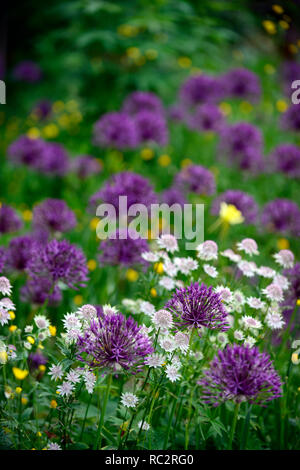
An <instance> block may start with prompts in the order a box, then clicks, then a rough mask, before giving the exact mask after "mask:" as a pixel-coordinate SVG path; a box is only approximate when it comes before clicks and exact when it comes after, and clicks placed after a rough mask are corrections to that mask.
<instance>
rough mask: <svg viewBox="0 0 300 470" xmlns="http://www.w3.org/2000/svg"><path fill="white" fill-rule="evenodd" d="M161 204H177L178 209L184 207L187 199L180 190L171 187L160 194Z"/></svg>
mask: <svg viewBox="0 0 300 470" xmlns="http://www.w3.org/2000/svg"><path fill="white" fill-rule="evenodd" d="M161 199H162V202H164V203H165V204H167V205H168V206H172V205H173V204H179V206H180V207H184V204H186V203H187V199H186V197H185V195H184V194H183V192H182V190H180V189H179V188H176V187H175V186H171V187H170V188H169V189H166V190H165V191H163V193H162V194H161Z"/></svg>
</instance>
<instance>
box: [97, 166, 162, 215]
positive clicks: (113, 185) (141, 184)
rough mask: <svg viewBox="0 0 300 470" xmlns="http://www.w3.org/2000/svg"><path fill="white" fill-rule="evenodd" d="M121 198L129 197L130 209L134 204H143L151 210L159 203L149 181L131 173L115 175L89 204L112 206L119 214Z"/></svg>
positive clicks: (128, 204) (125, 172)
mask: <svg viewBox="0 0 300 470" xmlns="http://www.w3.org/2000/svg"><path fill="white" fill-rule="evenodd" d="M120 196H127V206H128V207H130V206H131V205H133V204H143V205H145V206H146V207H148V208H149V207H150V205H151V204H155V203H156V202H157V196H156V194H155V192H154V190H153V187H152V186H151V184H150V183H149V182H148V180H147V179H146V178H143V176H141V175H139V174H138V173H133V172H131V171H124V172H121V173H116V174H115V175H113V176H112V178H111V179H110V180H109V181H108V182H107V183H106V184H105V185H104V186H103V188H101V189H100V190H99V191H97V192H96V193H95V194H94V195H93V196H92V197H91V198H90V201H89V202H90V205H91V206H92V207H94V206H96V205H97V204H98V203H100V202H104V203H108V204H112V205H113V206H114V208H115V209H116V212H117V213H118V208H119V197H120Z"/></svg>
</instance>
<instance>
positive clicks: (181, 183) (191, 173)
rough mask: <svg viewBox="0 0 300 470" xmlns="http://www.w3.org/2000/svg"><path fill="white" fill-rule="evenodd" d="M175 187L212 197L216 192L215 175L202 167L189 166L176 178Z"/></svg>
mask: <svg viewBox="0 0 300 470" xmlns="http://www.w3.org/2000/svg"><path fill="white" fill-rule="evenodd" d="M174 183H175V185H176V186H177V187H178V188H180V189H181V190H182V191H187V192H191V193H195V194H200V195H205V196H211V195H212V194H214V193H215V191H216V182H215V177H214V175H213V173H211V172H210V171H209V170H208V169H207V168H205V167H203V166H201V165H189V166H187V167H185V168H183V169H182V170H181V171H180V172H179V173H178V174H177V175H176V177H175V181H174Z"/></svg>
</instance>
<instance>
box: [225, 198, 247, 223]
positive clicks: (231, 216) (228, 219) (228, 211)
mask: <svg viewBox="0 0 300 470" xmlns="http://www.w3.org/2000/svg"><path fill="white" fill-rule="evenodd" d="M219 215H220V219H221V220H222V222H225V223H227V224H229V225H237V224H241V223H242V222H244V220H245V219H244V217H243V215H242V213H241V211H239V210H238V209H237V208H236V207H235V206H234V205H233V204H226V202H221V208H220V213H219Z"/></svg>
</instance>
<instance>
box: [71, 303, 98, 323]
mask: <svg viewBox="0 0 300 470" xmlns="http://www.w3.org/2000/svg"><path fill="white" fill-rule="evenodd" d="M103 310H104V307H103ZM77 313H78V315H79V316H80V317H81V318H82V319H83V320H86V321H88V322H90V321H91V320H92V319H93V318H96V317H97V309H96V307H94V305H90V304H85V305H82V307H80V308H79V309H78V310H77Z"/></svg>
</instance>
